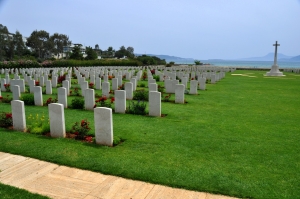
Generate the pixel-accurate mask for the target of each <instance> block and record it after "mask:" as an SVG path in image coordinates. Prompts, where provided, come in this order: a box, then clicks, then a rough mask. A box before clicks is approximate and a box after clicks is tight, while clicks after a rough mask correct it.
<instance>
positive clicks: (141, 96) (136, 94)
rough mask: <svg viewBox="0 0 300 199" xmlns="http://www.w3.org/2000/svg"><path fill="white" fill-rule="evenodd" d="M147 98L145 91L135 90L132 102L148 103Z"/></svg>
mask: <svg viewBox="0 0 300 199" xmlns="http://www.w3.org/2000/svg"><path fill="white" fill-rule="evenodd" d="M148 97H149V94H148V92H147V91H145V90H144V89H142V90H136V91H135V92H134V94H133V99H134V100H144V101H148Z"/></svg>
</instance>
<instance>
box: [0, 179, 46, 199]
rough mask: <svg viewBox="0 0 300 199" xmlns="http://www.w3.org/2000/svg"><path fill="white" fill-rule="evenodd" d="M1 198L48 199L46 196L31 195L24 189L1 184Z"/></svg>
mask: <svg viewBox="0 0 300 199" xmlns="http://www.w3.org/2000/svg"><path fill="white" fill-rule="evenodd" d="M0 197H1V199H16V198H22V199H33V198H34V199H47V198H48V197H46V196H41V195H38V194H33V193H30V192H28V191H26V190H24V189H18V188H15V187H12V186H9V185H4V184H1V183H0Z"/></svg>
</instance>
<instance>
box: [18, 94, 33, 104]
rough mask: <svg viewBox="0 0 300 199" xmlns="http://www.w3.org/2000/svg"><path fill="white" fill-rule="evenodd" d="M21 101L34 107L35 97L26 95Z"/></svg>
mask: <svg viewBox="0 0 300 199" xmlns="http://www.w3.org/2000/svg"><path fill="white" fill-rule="evenodd" d="M21 100H22V101H24V104H25V105H34V95H33V94H24V95H22V96H21Z"/></svg>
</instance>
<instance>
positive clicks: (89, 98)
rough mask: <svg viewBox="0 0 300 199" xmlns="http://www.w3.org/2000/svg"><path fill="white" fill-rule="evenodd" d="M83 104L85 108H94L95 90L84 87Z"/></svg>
mask: <svg viewBox="0 0 300 199" xmlns="http://www.w3.org/2000/svg"><path fill="white" fill-rule="evenodd" d="M84 105H85V109H86V110H94V105H95V91H94V89H89V88H88V89H86V90H85V95H84Z"/></svg>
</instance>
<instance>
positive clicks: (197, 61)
mask: <svg viewBox="0 0 300 199" xmlns="http://www.w3.org/2000/svg"><path fill="white" fill-rule="evenodd" d="M194 62H195V65H202V63H201V61H199V60H195V61H194Z"/></svg>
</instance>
